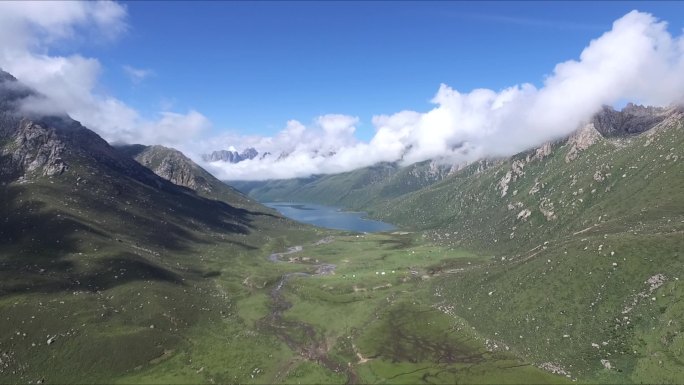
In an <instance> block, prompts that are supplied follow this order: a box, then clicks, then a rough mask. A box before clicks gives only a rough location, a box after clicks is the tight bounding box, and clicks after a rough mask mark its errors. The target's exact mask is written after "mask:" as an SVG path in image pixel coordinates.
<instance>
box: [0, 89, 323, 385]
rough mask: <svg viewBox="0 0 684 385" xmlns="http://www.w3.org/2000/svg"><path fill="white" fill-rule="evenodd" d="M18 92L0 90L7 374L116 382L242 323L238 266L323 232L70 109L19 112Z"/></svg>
mask: <svg viewBox="0 0 684 385" xmlns="http://www.w3.org/2000/svg"><path fill="white" fill-rule="evenodd" d="M9 81H12V82H15V80H12V78H10V79H9ZM0 85H1V84H0ZM1 88H2V87H0V89H1ZM15 89H18V86H13V87H11V88H10V89H9V91H10V92H5V93H0V94H1V95H2V96H3V99H2V101H1V103H0V107H2V108H1V111H0V170H1V171H0V197H1V199H0V220H1V222H0V330H3V331H4V333H0V382H3V383H4V382H8V383H18V382H36V381H47V382H52V383H67V382H69V383H73V382H87V383H92V382H112V381H113V380H114V379H115V378H118V377H120V376H122V375H125V374H127V373H134V372H135V371H140V370H144V369H145V368H147V367H149V366H151V365H154V364H156V363H157V362H161V361H163V360H165V359H167V358H169V357H171V356H173V353H174V352H177V351H179V350H182V349H189V348H190V347H191V346H193V342H192V341H191V339H190V338H191V337H190V336H192V335H193V333H196V331H197V330H213V329H212V328H215V327H216V325H222V324H224V323H228V324H230V325H232V326H231V327H235V328H238V329H239V328H240V325H241V320H240V319H239V318H238V317H237V315H235V314H234V313H233V310H232V306H235V305H234V303H235V301H237V300H238V299H239V298H241V296H247V295H249V293H250V290H251V289H250V288H249V286H245V285H242V284H241V282H242V281H243V280H244V276H243V274H244V273H245V272H252V271H253V270H255V269H257V268H256V266H259V265H261V264H263V265H266V263H261V264H260V263H256V262H255V261H256V260H261V257H262V254H263V253H265V252H268V251H269V250H271V249H272V248H278V249H280V248H282V247H284V245H286V244H288V243H290V242H300V241H301V240H304V239H308V238H312V237H317V236H318V235H317V234H316V233H315V232H314V231H311V230H310V229H309V228H305V227H303V226H300V225H298V224H296V223H293V222H291V221H288V220H286V219H284V218H282V217H280V216H277V215H274V213H273V211H272V210H270V209H267V208H265V207H263V206H258V205H253V206H254V208H253V209H246V208H239V207H235V206H233V205H231V202H230V201H228V202H225V201H218V200H213V199H208V198H206V197H203V196H201V195H198V194H197V193H196V192H195V191H193V190H191V189H188V188H185V187H181V186H177V185H175V184H172V183H171V182H168V181H166V180H165V179H162V178H160V177H158V176H157V175H155V174H154V173H153V172H152V171H150V170H149V169H147V168H145V167H143V166H141V165H140V164H138V163H137V162H135V161H133V160H132V159H130V158H128V157H126V156H123V155H122V154H121V153H119V152H118V151H116V150H115V149H113V148H112V147H110V146H109V145H108V144H107V143H106V142H105V141H104V140H102V139H101V138H100V137H99V136H97V135H96V134H95V133H93V132H92V131H89V130H87V129H86V128H84V127H82V126H81V125H80V124H79V123H78V122H75V121H73V120H71V119H69V118H68V117H65V116H61V117H60V116H57V117H36V116H21V115H19V114H17V113H16V110H14V109H13V108H14V106H15V105H14V104H13V102H14V101H15V99H14V98H16V97H17V96H23V95H24V94H30V91H26V92H25V93H22V94H21V95H18V94H17V93H15V92H14V90H15ZM257 270H258V271H255V272H254V274H253V276H254V279H255V280H256V281H258V282H260V284H263V283H264V282H269V281H270V280H275V279H277V277H278V273H276V272H275V271H274V270H273V269H271V270H269V268H268V266H266V267H265V268H263V269H262V268H259V269H257ZM238 272H239V273H238ZM266 340H268V338H266ZM271 340H275V339H274V338H271V339H270V340H269V341H271ZM275 341H276V342H277V340H275Z"/></svg>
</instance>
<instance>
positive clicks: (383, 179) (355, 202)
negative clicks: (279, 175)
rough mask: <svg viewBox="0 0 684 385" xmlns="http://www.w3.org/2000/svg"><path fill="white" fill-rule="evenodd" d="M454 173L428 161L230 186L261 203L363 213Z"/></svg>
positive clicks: (242, 182)
mask: <svg viewBox="0 0 684 385" xmlns="http://www.w3.org/2000/svg"><path fill="white" fill-rule="evenodd" d="M452 171H453V170H452V168H451V167H450V166H441V165H438V164H436V163H434V162H429V161H427V162H421V163H417V164H414V165H411V166H408V167H399V166H398V165H397V164H395V163H380V164H377V165H375V166H371V167H365V168H361V169H358V170H354V171H349V172H345V173H340V174H332V175H315V176H312V177H309V178H298V179H286V180H270V181H258V182H244V181H230V182H228V183H229V184H231V185H232V186H234V187H235V188H237V189H238V190H241V191H243V192H244V193H246V194H248V195H249V196H251V197H254V198H256V199H258V200H260V201H262V202H268V201H305V202H313V203H321V204H328V205H335V206H343V207H347V208H351V209H361V208H364V207H368V206H370V205H372V204H374V203H377V202H380V201H383V200H387V199H391V198H395V197H397V196H400V195H403V194H407V193H409V192H413V191H416V190H419V189H421V188H422V187H425V186H428V185H430V184H432V183H435V182H437V181H440V180H442V179H444V178H445V177H446V176H447V175H449V173H450V172H452Z"/></svg>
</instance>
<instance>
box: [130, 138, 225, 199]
mask: <svg viewBox="0 0 684 385" xmlns="http://www.w3.org/2000/svg"><path fill="white" fill-rule="evenodd" d="M117 148H118V149H119V150H120V151H122V152H124V153H126V154H127V155H129V156H132V157H133V158H134V159H135V160H136V161H137V162H138V163H140V164H142V165H143V166H145V167H147V168H149V169H150V170H152V171H153V172H154V173H155V174H157V175H159V176H160V177H162V178H164V179H166V180H168V181H170V182H172V183H173V184H177V185H179V186H185V187H188V188H191V189H193V190H195V191H198V192H205V193H211V192H212V190H213V187H212V183H211V182H210V180H209V179H210V178H211V176H210V175H207V174H208V173H207V172H206V171H204V170H203V169H202V168H200V167H199V166H198V165H197V164H196V163H195V162H193V161H192V160H190V158H188V157H187V156H185V155H184V154H183V153H182V152H180V151H178V150H175V149H173V148H168V147H164V146H143V145H139V144H134V145H130V146H118V147H117Z"/></svg>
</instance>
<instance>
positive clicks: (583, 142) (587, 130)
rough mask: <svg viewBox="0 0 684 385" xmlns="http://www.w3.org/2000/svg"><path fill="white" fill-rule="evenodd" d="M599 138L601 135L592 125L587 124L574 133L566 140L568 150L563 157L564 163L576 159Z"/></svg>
mask: <svg viewBox="0 0 684 385" xmlns="http://www.w3.org/2000/svg"><path fill="white" fill-rule="evenodd" d="M600 138H601V134H599V133H598V131H596V128H594V123H589V124H587V125H585V126H583V127H582V128H580V129H579V130H577V131H575V132H574V133H573V134H572V135H570V137H569V138H568V145H569V146H570V150H568V153H567V154H566V155H565V163H570V162H572V161H573V160H575V159H577V157H578V156H579V153H580V152H582V151H584V150H586V149H588V148H589V147H591V146H592V145H593V144H594V143H596V142H597V141H598V140H599V139H600Z"/></svg>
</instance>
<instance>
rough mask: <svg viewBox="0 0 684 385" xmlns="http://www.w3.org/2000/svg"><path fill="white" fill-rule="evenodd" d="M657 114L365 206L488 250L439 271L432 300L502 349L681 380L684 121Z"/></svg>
mask: <svg viewBox="0 0 684 385" xmlns="http://www.w3.org/2000/svg"><path fill="white" fill-rule="evenodd" d="M665 114H666V117H665V118H664V119H661V120H659V121H658V122H655V123H654V125H652V126H651V127H647V129H644V128H643V127H641V129H640V132H641V131H643V133H640V134H638V135H628V136H625V135H618V136H611V138H610V139H606V138H604V137H603V136H601V135H598V133H596V132H595V131H593V126H592V125H590V126H588V127H586V128H585V130H584V131H582V132H579V133H577V134H576V135H575V136H574V137H572V138H570V140H569V141H564V142H559V143H555V144H551V145H547V146H544V147H542V148H540V149H538V150H536V151H531V152H528V153H525V154H521V155H518V156H516V157H513V158H512V159H510V160H509V161H507V162H504V163H503V164H500V165H494V166H493V167H489V168H487V169H485V170H481V171H477V170H475V168H476V167H478V166H477V165H473V166H471V169H466V170H463V171H462V172H461V173H457V174H456V175H454V176H452V177H451V178H449V179H447V180H444V181H442V182H440V183H437V184H435V185H432V186H429V187H427V188H425V189H423V190H420V191H418V192H415V193H413V194H409V195H407V196H403V197H399V198H397V199H396V200H393V201H389V202H387V203H386V204H381V205H377V206H375V207H372V208H371V209H370V210H369V211H370V212H371V213H374V214H375V215H376V216H378V217H380V218H383V219H385V220H388V221H390V222H392V223H398V224H400V225H403V226H406V227H410V228H414V229H419V230H423V231H424V232H423V234H424V237H425V238H426V239H431V240H433V241H436V242H438V243H440V244H443V245H448V246H449V247H453V248H466V249H470V250H479V251H481V252H488V253H490V254H492V255H493V256H492V257H491V258H490V260H489V262H488V263H484V264H480V265H477V266H472V267H470V268H465V269H461V270H459V269H453V268H450V265H449V264H448V263H446V264H444V265H443V266H442V267H440V268H439V269H437V273H436V274H437V275H440V274H441V275H442V276H441V277H439V278H438V279H437V280H436V281H435V286H434V290H435V298H434V300H435V301H437V302H438V303H440V304H441V305H440V306H442V309H444V311H445V312H447V313H449V314H456V315H458V316H459V317H462V318H464V319H466V320H467V321H469V322H471V323H477V324H478V329H479V330H480V331H482V332H484V333H485V334H487V335H488V336H489V338H490V339H491V340H492V341H498V345H499V346H508V348H509V349H511V350H513V351H516V352H519V353H521V354H523V355H524V356H526V357H528V359H530V360H532V361H534V362H536V363H538V364H540V365H544V366H545V367H547V368H549V369H550V370H556V371H558V372H562V373H569V374H570V375H571V376H573V377H578V378H581V379H583V380H584V381H590V382H593V381H601V382H636V383H638V382H642V381H646V382H670V383H671V382H675V383H677V382H681V381H683V380H684V377H683V375H682V373H684V372H682V370H681V368H682V362H681V355H682V352H683V351H682V349H683V348H684V338H682V337H683V336H684V334H683V333H684V323H682V322H681V321H680V320H681V319H682V318H683V316H684V308H683V307H682V305H681V301H680V299H681V298H682V294H684V293H682V288H681V285H680V284H679V279H680V278H682V277H684V268H683V267H682V264H681V261H680V259H681V252H682V250H684V195H683V194H682V191H684V165H682V162H681V159H682V156H684V126H683V123H684V115H683V113H682V110H681V109H677V108H675V109H670V110H668V111H667V112H666V113H665ZM445 271H449V272H450V273H451V274H444V272H445Z"/></svg>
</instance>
